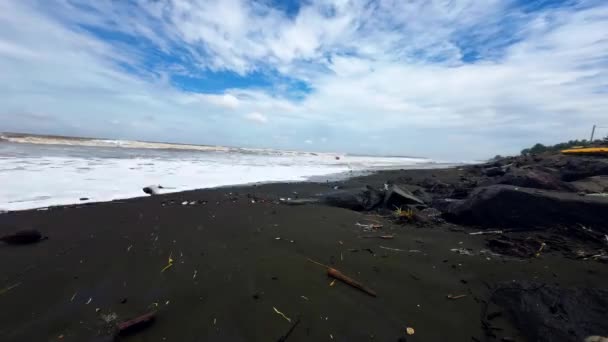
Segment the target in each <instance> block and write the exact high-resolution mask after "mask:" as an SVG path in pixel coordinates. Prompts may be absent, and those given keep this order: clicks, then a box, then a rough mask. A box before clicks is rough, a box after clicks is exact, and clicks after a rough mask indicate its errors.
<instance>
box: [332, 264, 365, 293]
mask: <svg viewBox="0 0 608 342" xmlns="http://www.w3.org/2000/svg"><path fill="white" fill-rule="evenodd" d="M327 275H328V276H330V277H332V278H334V279H338V280H340V281H342V282H344V283H346V284H348V285H350V286H352V287H354V288H356V289H359V290H361V291H363V292H365V293H367V294H368V295H370V296H372V297H376V292H375V291H374V290H372V289H370V288H367V287H366V286H365V285H363V284H361V283H359V282H357V281H356V280H354V279H351V278H349V277H347V276H345V275H344V274H342V272H340V271H338V270H337V269H335V268H331V267H330V268H328V269H327Z"/></svg>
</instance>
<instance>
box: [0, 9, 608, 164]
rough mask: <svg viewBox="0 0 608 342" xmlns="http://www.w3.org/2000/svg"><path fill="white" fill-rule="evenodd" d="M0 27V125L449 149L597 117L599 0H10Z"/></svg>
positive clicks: (536, 138) (572, 127)
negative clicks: (299, 0)
mask: <svg viewBox="0 0 608 342" xmlns="http://www.w3.org/2000/svg"><path fill="white" fill-rule="evenodd" d="M0 27H2V29H1V30H0V130H6V131H28V132H34V133H51V134H66V135H81V136H97V137H108V138H122V139H143V140H159V141H172V142H182V143H199V144H211V145H232V146H247V147H271V148H281V149H298V150H313V151H339V152H353V153H369V154H391V155H394V154H402V155H425V156H430V157H434V158H440V159H450V160H455V159H460V160H463V159H475V158H483V157H487V156H491V155H494V154H497V153H501V154H507V153H516V152H517V151H519V150H520V149H521V148H523V147H526V146H528V145H531V144H533V143H536V142H543V143H555V142H559V141H562V140H569V139H573V138H584V137H587V136H588V134H589V131H590V128H591V126H592V125H593V124H594V123H598V124H604V126H608V97H607V96H606V89H608V3H606V2H605V1H597V0H589V1H583V0H581V1H574V0H561V1H549V0H543V1H526V0H484V1H478V0H449V1H448V0H439V1H423V0H412V1H398V0H378V1H372V0H366V1H363V0H361V1H348V0H307V1H301V2H298V1H279V0H258V1H243V0H221V1H203V0H197V1H195V0H158V1H144V0H130V1H109V0H108V1H103V0H101V1H84V0H50V1H42V0H22V1H2V2H0ZM602 133H608V132H600V134H602Z"/></svg>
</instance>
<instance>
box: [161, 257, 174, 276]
mask: <svg viewBox="0 0 608 342" xmlns="http://www.w3.org/2000/svg"><path fill="white" fill-rule="evenodd" d="M172 256H173V253H170V254H169V261H168V262H167V265H166V266H165V267H163V269H162V270H160V273H163V272H165V271H166V270H167V269H168V268H169V267H171V266H173V258H172Z"/></svg>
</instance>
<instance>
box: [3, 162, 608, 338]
mask: <svg viewBox="0 0 608 342" xmlns="http://www.w3.org/2000/svg"><path fill="white" fill-rule="evenodd" d="M471 170H476V168H475V167H474V166H470V167H469V166H467V167H459V168H448V169H428V170H392V171H379V172H375V173H373V174H371V175H365V176H358V177H352V178H349V179H347V180H341V181H334V182H320V183H319V182H317V183H315V182H293V183H292V182H290V183H269V184H254V185H248V186H230V187H220V188H213V189H203V190H191V191H184V192H178V193H170V194H163V195H159V196H151V197H145V198H132V199H125V200H119V201H111V202H99V203H94V204H93V203H91V204H78V205H73V206H61V207H52V208H50V209H48V210H43V211H41V210H27V211H17V212H9V213H6V214H3V215H0V227H1V230H2V231H10V230H14V229H18V228H21V229H23V228H30V229H32V228H33V229H38V230H39V231H41V232H42V233H43V235H45V236H48V240H44V241H41V242H39V243H37V244H33V245H24V246H11V245H0V270H1V272H0V274H2V278H1V279H0V289H2V292H1V294H0V305H2V307H4V308H10V310H3V311H2V313H0V336H4V338H3V340H5V341H23V340H32V341H37V340H49V341H89V340H90V341H93V340H95V339H97V340H103V339H104V338H105V340H109V339H108V338H109V337H110V336H111V330H112V329H113V327H114V326H115V325H116V322H117V321H123V320H125V319H129V318H132V317H135V316H137V315H140V314H143V313H145V312H147V311H150V310H156V311H157V315H158V317H157V320H156V322H155V323H154V325H152V326H150V327H149V328H147V329H145V330H143V331H141V332H139V333H137V334H136V335H133V336H132V337H129V338H126V339H124V340H125V341H131V340H132V341H139V340H162V339H163V338H166V339H167V340H176V341H195V340H200V339H203V340H207V341H268V340H278V339H279V338H280V337H281V336H283V335H285V333H286V332H287V331H288V330H289V329H290V327H291V326H292V322H293V321H295V320H296V319H298V318H300V320H301V323H300V325H299V326H298V327H296V328H295V329H294V330H293V333H292V334H291V335H290V336H289V341H310V340H319V341H331V340H332V339H333V340H337V341H370V340H377V341H397V340H399V339H400V338H401V339H402V340H403V339H407V340H408V341H410V340H411V341H437V340H447V339H449V340H454V341H468V340H472V339H477V340H479V341H490V340H492V339H490V338H489V337H488V335H487V329H486V328H484V324H483V323H484V322H485V321H487V319H486V317H485V314H486V313H487V312H486V311H487V310H499V309H497V308H495V307H492V308H490V309H488V307H487V306H488V305H489V304H488V303H490V297H491V296H492V293H493V289H495V288H496V286H498V285H499V284H502V283H504V282H513V281H514V280H516V281H518V282H519V281H530V282H532V281H533V282H537V283H541V284H547V285H551V286H561V287H580V286H586V287H588V286H594V287H600V288H601V287H604V288H606V287H608V273H607V272H606V269H605V265H603V264H601V263H599V262H594V261H582V260H575V259H570V258H564V256H563V255H562V254H561V253H560V252H559V251H558V250H552V249H548V250H547V251H546V253H543V255H542V257H538V258H532V259H522V258H514V257H510V256H501V255H496V254H493V253H491V252H482V251H484V250H485V251H487V250H488V248H487V246H486V243H487V241H486V239H487V237H486V236H485V235H470V234H469V233H471V232H475V231H477V230H478V229H477V228H475V227H469V226H460V225H456V224H453V223H449V222H438V223H432V224H420V223H419V222H412V223H407V222H405V223H404V222H396V221H395V220H394V219H392V218H391V217H390V215H388V216H387V215H386V214H383V213H382V212H375V211H360V212H359V211H353V210H348V209H343V208H337V207H333V206H328V205H322V204H308V205H300V206H290V205H285V204H282V203H281V201H280V200H279V199H280V198H281V197H299V198H308V197H310V196H314V195H317V194H319V193H326V192H328V191H332V190H333V189H334V186H338V187H339V188H340V189H347V190H348V189H358V188H361V187H363V186H370V187H372V188H378V189H379V188H382V187H383V186H384V184H385V183H387V182H389V183H405V182H407V183H409V184H415V183H416V184H417V183H420V182H423V181H424V180H426V179H435V180H438V181H441V182H444V183H446V184H452V183H454V184H455V183H458V182H461V178H462V177H470V176H469V175H470V174H472V172H473V171H471ZM183 203H186V204H185V205H184V204H183ZM191 203H192V204H191ZM376 222H377V223H376ZM358 223H359V224H369V223H376V224H381V225H382V226H383V227H382V228H381V229H380V231H379V233H381V234H386V235H392V236H394V238H392V239H389V240H384V239H369V238H364V236H365V235H369V234H371V233H370V232H366V231H364V230H362V228H361V226H359V225H357V224H358ZM517 234H519V233H513V236H517ZM510 236H511V235H510ZM460 249H463V250H467V251H468V250H470V251H471V254H472V255H466V254H460V253H458V252H454V251H452V250H460ZM169 258H171V259H172V260H173V262H172V266H171V267H170V268H168V269H166V270H165V271H162V270H163V269H164V268H165V267H166V266H167V265H168V259H169ZM308 258H311V259H313V260H315V261H317V262H320V263H323V264H326V265H330V266H331V267H334V268H336V269H338V270H340V271H341V272H343V273H344V274H346V275H348V276H350V277H352V278H354V279H356V280H357V281H360V282H361V283H363V284H365V285H366V286H368V287H370V288H372V289H373V290H374V291H376V292H377V294H378V296H377V297H376V298H374V297H370V296H368V295H366V294H364V293H362V292H360V291H358V290H356V289H353V288H351V287H349V286H348V285H346V284H344V283H341V282H338V283H334V285H333V286H330V285H331V283H332V280H331V279H329V278H328V277H327V275H326V272H325V270H324V269H323V267H320V266H318V265H315V264H313V263H311V262H308V261H307V259H308ZM15 284H17V285H16V286H14V285H15ZM11 286H14V287H11ZM6 289H8V290H6ZM448 295H453V296H460V295H464V296H465V297H459V299H456V300H451V299H448V298H447V296H448ZM24 303H28V304H27V305H24ZM273 308H276V309H277V310H279V311H280V312H282V313H284V314H285V315H286V316H287V317H288V318H290V319H291V320H292V322H288V321H287V320H286V319H285V318H283V317H281V316H280V315H278V314H277V313H276V312H275V311H274V310H273ZM500 310H501V312H503V314H502V315H501V316H500V317H496V318H494V319H492V321H491V326H492V328H493V329H494V330H493V332H494V334H495V335H496V336H497V340H500V338H502V337H510V338H514V339H515V340H525V339H526V336H529V335H528V333H529V331H526V330H522V329H521V327H516V325H515V323H514V322H513V321H512V320H511V319H510V318H509V316H508V314H507V311H506V310H505V309H500ZM406 327H412V328H414V329H415V334H414V335H411V336H410V335H407V334H406V332H405V329H406ZM598 333H602V332H601V331H600V332H598ZM60 336H61V338H60Z"/></svg>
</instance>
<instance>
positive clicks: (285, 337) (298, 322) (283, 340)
mask: <svg viewBox="0 0 608 342" xmlns="http://www.w3.org/2000/svg"><path fill="white" fill-rule="evenodd" d="M298 324H300V317H298V319H296V321H295V322H294V323H293V324H292V325H291V327H289V330H287V333H285V335H283V336H281V337H279V339H278V340H277V341H278V342H285V341H287V339H288V338H289V335H291V333H292V332H293V331H294V330H295V328H296V327H297V326H298Z"/></svg>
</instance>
